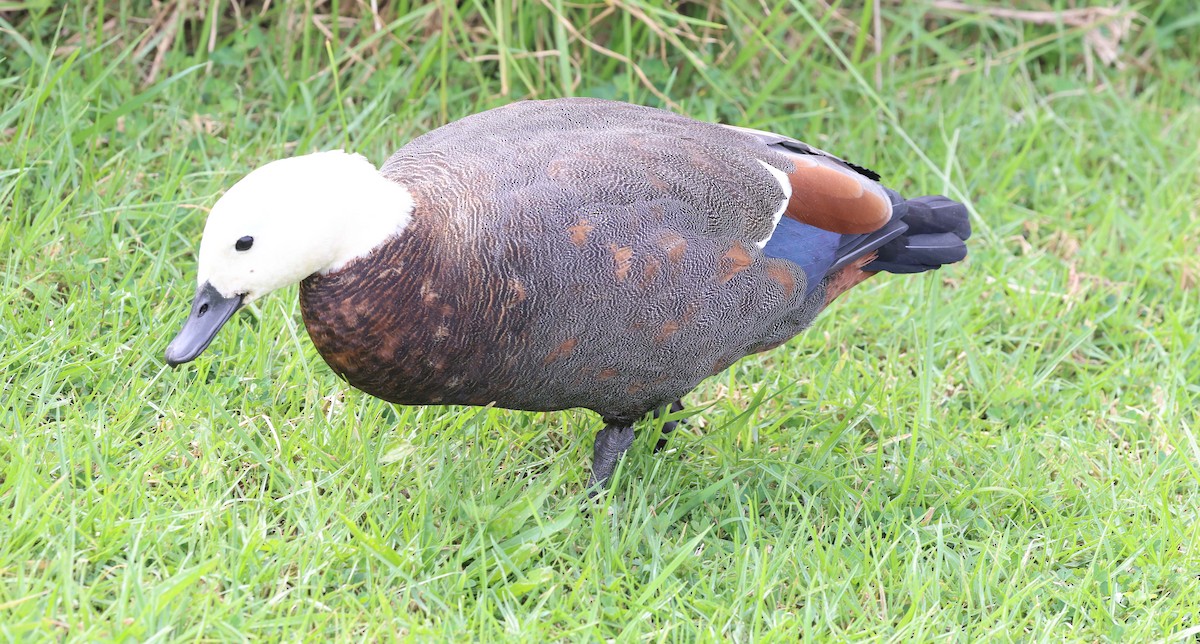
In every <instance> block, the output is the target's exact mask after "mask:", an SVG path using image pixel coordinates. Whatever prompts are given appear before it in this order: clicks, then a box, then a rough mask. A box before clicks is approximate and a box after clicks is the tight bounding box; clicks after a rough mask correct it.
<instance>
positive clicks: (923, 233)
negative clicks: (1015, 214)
mask: <svg viewBox="0 0 1200 644" xmlns="http://www.w3.org/2000/svg"><path fill="white" fill-rule="evenodd" d="M879 179H880V175H879V174H877V173H876V172H874V171H872V170H869V169H867V168H865V167H862V166H859V165H856V164H854V163H851V162H849V161H846V160H844V159H842V158H839V157H837V156H834V155H833V154H830V153H828V152H825V151H823V150H821V149H818V148H816V147H813V146H811V145H808V144H806V143H803V142H801V141H799V140H797V139H793V138H790V137H787V136H783V135H779V134H774V133H770V132H764V131H760V130H754V129H748V128H743V127H736V126H731V125H725V124H718V123H709V122H703V121H698V120H694V119H691V118H688V117H686V116H682V115H679V114H676V113H673V112H668V111H664V110H660V109H655V108H650V107H645V106H640V105H634V104H629V103H623V102H616V101H609V100H600V99H589V98H562V99H553V100H531V101H521V102H516V103H512V104H509V105H506V106H503V107H499V108H496V109H492V110H489V111H485V112H481V113H478V114H474V115H472V116H468V117H466V118H463V119H461V120H458V121H454V122H451V123H449V124H447V125H444V126H442V127H439V128H437V129H434V130H432V131H429V132H427V133H425V134H423V135H421V136H418V137H416V138H414V139H413V140H412V141H410V142H409V143H408V144H407V145H405V146H403V147H402V148H400V149H399V151H397V152H396V153H395V154H394V155H393V156H392V157H391V158H389V159H388V160H387V161H386V163H384V165H383V166H382V167H381V168H376V167H375V166H374V165H373V164H372V163H371V162H370V161H369V160H367V159H366V158H365V157H363V156H362V155H359V154H354V153H349V152H345V151H341V150H334V151H325V152H316V153H311V154H306V155H301V156H295V157H290V158H285V159H280V160H276V161H272V162H269V163H267V164H265V165H263V166H261V167H259V168H257V169H255V170H253V171H252V172H250V173H249V174H247V175H246V176H245V177H244V178H242V179H241V180H240V181H238V182H236V183H235V184H234V185H233V186H232V187H230V188H229V189H228V190H227V191H226V192H225V193H224V194H223V195H222V196H221V197H220V198H219V199H218V200H217V201H216V203H215V204H214V205H213V207H212V209H211V210H210V212H209V215H208V219H207V222H206V223H205V226H204V232H203V235H202V237H201V240H200V246H199V253H198V256H197V258H198V267H197V288H196V291H195V296H194V298H193V302H192V307H191V312H190V314H189V315H188V317H187V319H186V321H185V322H184V324H183V327H182V329H181V330H180V331H179V333H178V335H176V336H175V338H174V339H173V340H172V341H171V342H170V343H169V345H168V346H167V348H166V352H165V358H166V362H167V363H168V364H169V365H170V366H172V367H175V366H178V365H181V364H183V363H186V362H188V361H191V360H194V359H195V358H197V357H198V356H199V355H201V354H202V353H203V352H204V351H205V349H206V348H207V347H208V346H209V344H210V343H211V342H212V340H213V338H214V337H215V336H216V335H217V332H218V331H219V330H220V329H221V327H222V326H223V325H224V324H225V323H226V322H228V321H229V320H230V319H231V318H232V317H233V315H234V314H235V313H236V312H237V311H238V310H239V309H241V308H242V307H244V306H246V305H247V304H249V303H251V302H254V301H256V300H258V299H259V298H262V297H264V296H266V295H267V294H268V293H270V292H272V291H275V290H278V289H281V288H284V287H287V286H291V285H293V284H297V283H298V284H299V298H300V311H301V315H302V318H303V321H304V326H305V328H306V329H307V332H308V335H309V337H310V338H311V340H312V343H313V344H314V345H315V347H316V349H317V351H318V352H319V354H320V355H321V357H322V358H323V359H324V361H325V362H326V363H327V364H328V365H329V367H330V368H331V369H332V370H333V372H334V373H335V374H336V375H337V376H339V377H341V378H342V379H344V380H345V381H346V382H347V383H349V384H350V385H351V386H353V387H355V388H357V389H360V390H362V391H364V392H366V393H368V394H370V395H372V396H376V397H378V398H381V399H383V400H386V401H389V402H392V403H395V404H399V405H474V406H483V405H494V406H496V407H501V408H505V409H511V410H522V411H558V410H565V409H575V408H582V409H588V410H591V411H593V412H596V413H597V414H599V416H600V417H601V419H602V420H603V422H604V427H603V429H601V430H599V431H598V433H597V434H596V437H595V443H594V446H593V458H592V467H591V472H590V475H589V476H588V486H589V489H603V488H604V487H605V486H607V484H608V482H609V480H610V478H611V477H612V475H613V472H614V469H615V468H616V465H617V463H618V461H619V459H620V458H621V456H622V455H623V454H624V453H625V452H626V450H628V449H629V447H630V445H631V444H632V442H633V440H634V435H635V431H634V427H635V425H636V424H637V423H638V422H640V421H642V420H643V419H645V418H647V417H648V416H649V415H652V414H654V415H657V414H661V413H663V412H680V411H682V410H683V403H682V399H683V397H684V396H685V395H686V394H687V393H688V392H690V391H692V390H693V389H694V388H695V387H696V386H697V385H698V384H699V383H700V382H701V381H703V380H704V379H706V378H708V377H710V376H713V375H715V374H719V373H721V372H722V371H724V370H725V369H727V368H728V367H729V366H730V365H732V364H733V363H734V362H736V361H738V360H740V359H741V358H743V357H746V356H749V355H753V354H757V353H761V352H764V351H769V350H771V349H774V348H776V347H779V346H780V345H783V344H784V343H785V342H787V341H788V340H789V339H791V338H792V337H794V336H796V335H797V334H799V333H800V332H801V331H803V330H804V329H806V328H807V327H809V326H810V324H812V323H813V321H814V319H815V318H816V317H817V315H818V314H819V313H820V312H821V311H822V310H824V309H825V308H827V307H828V306H829V305H830V303H831V302H833V301H834V300H835V299H836V298H837V297H838V296H840V295H841V294H842V293H845V292H846V291H847V290H849V289H851V288H853V287H854V286H855V285H857V284H859V283H862V282H863V281H864V280H866V279H868V278H870V277H871V276H873V275H875V274H877V273H895V274H908V273H922V272H926V271H932V270H935V269H938V268H940V267H942V266H944V265H947V264H952V263H955V262H959V261H960V260H962V259H964V258H965V257H966V254H967V246H966V243H965V242H966V240H967V239H968V238H969V237H970V234H971V224H970V217H969V211H968V209H967V207H966V206H965V205H964V204H962V203H959V202H956V201H953V200H951V199H948V198H946V197H944V196H922V197H917V198H913V199H905V198H903V197H902V196H901V195H900V194H899V193H898V192H896V191H895V190H892V189H889V188H885V187H884V186H883V185H882V184H881V183H880V182H879ZM675 417H677V414H673V415H672V416H670V417H668V418H675ZM675 425H676V422H675V421H671V422H667V423H665V424H664V425H663V428H662V436H661V438H660V440H659V441H658V442H657V443H656V446H655V451H658V450H661V449H662V448H663V447H664V446H665V441H666V438H667V434H668V433H669V432H670V431H671V429H673V428H674V427H675Z"/></svg>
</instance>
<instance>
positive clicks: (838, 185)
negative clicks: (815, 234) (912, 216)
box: [784, 157, 892, 235]
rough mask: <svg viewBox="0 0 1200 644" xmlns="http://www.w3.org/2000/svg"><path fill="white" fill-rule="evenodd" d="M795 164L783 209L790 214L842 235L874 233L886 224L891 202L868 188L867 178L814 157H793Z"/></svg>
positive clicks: (804, 221) (890, 210)
mask: <svg viewBox="0 0 1200 644" xmlns="http://www.w3.org/2000/svg"><path fill="white" fill-rule="evenodd" d="M792 163H793V164H794V165H795V168H793V169H792V171H791V172H790V173H788V181H789V182H790V183H791V184H792V196H791V198H790V199H789V200H788V204H787V208H786V210H785V211H784V213H785V214H786V215H787V216H788V217H791V218H792V219H795V220H796V221H800V222H803V223H805V224H808V225H810V226H816V227H817V228H820V229H822V230H828V231H831V232H835V233H841V234H843V235H847V234H855V235H858V234H863V233H869V232H873V231H876V230H879V228H880V227H881V226H883V225H884V224H886V223H887V221H888V218H889V217H890V216H891V213H892V208H891V203H890V202H888V201H887V199H885V198H884V197H883V196H882V195H881V194H880V193H879V192H877V191H874V190H870V189H868V188H867V184H866V183H865V182H866V181H867V179H866V178H865V177H860V176H858V175H856V174H852V173H851V172H850V171H849V170H842V169H841V168H838V167H836V166H833V165H825V163H823V162H820V161H818V160H817V159H816V158H812V157H797V158H793V159H792ZM829 163H832V162H829Z"/></svg>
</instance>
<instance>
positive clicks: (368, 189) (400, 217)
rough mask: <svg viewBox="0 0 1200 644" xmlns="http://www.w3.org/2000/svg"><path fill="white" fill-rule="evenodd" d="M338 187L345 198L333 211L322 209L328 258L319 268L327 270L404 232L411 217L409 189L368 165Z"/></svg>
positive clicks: (364, 253) (339, 265) (341, 265)
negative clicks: (329, 246)
mask: <svg viewBox="0 0 1200 644" xmlns="http://www.w3.org/2000/svg"><path fill="white" fill-rule="evenodd" d="M365 165H367V166H369V170H370V171H369V172H367V168H364V169H363V172H361V173H359V174H357V175H356V176H355V177H354V179H352V180H350V181H348V182H347V183H348V184H349V185H343V186H341V187H340V188H339V190H340V191H341V193H342V194H344V195H346V202H345V203H344V204H338V206H337V212H327V213H323V217H324V218H325V230H326V233H327V234H328V235H329V239H330V240H331V244H330V245H331V246H332V250H333V253H332V261H331V262H330V263H329V264H328V265H327V266H326V267H325V268H324V269H323V270H321V271H320V272H321V273H329V272H332V271H336V270H339V269H341V268H342V267H344V266H345V265H346V264H348V263H350V262H352V261H354V260H355V259H358V258H359V257H363V256H365V255H368V254H370V252H371V251H372V250H374V249H375V248H377V247H379V246H380V245H381V244H383V243H384V242H385V241H387V240H389V239H391V238H393V237H395V236H397V235H401V234H403V233H404V230H405V229H406V228H407V227H408V224H409V222H410V221H411V220H412V214H413V208H414V206H415V202H414V201H413V196H412V193H411V192H409V190H408V188H406V187H405V186H403V185H402V184H400V183H397V182H395V181H392V180H390V179H387V178H385V177H384V176H383V175H382V174H379V172H378V171H377V170H376V169H375V168H374V166H370V164H369V163H368V164H365Z"/></svg>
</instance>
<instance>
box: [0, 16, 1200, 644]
mask: <svg viewBox="0 0 1200 644" xmlns="http://www.w3.org/2000/svg"><path fill="white" fill-rule="evenodd" d="M63 4H64V5H65V6H62V7H59V8H48V4H47V3H42V2H22V1H16V2H13V1H11V0H10V1H0V213H2V219H0V374H2V380H0V386H2V389H0V396H2V398H3V400H2V404H0V637H3V638H4V639H9V640H50V639H55V640H58V639H71V640H96V639H133V640H140V641H146V640H156V641H172V640H236V639H239V638H266V639H281V638H282V639H288V640H297V639H305V640H316V641H320V640H325V639H328V638H337V639H344V640H369V641H376V640H389V639H392V638H393V637H398V636H405V635H407V636H410V637H437V638H443V637H444V638H455V639H465V638H472V639H487V640H494V639H500V638H511V639H524V640H529V641H541V640H566V641H576V640H584V641H599V640H609V639H615V640H618V641H634V640H654V641H661V640H672V641H674V640H685V641H686V640H716V639H733V640H737V641H746V640H752V639H764V640H772V641H795V640H796V639H797V638H798V637H808V638H813V639H853V640H891V639H903V640H932V639H949V640H968V639H970V640H978V639H981V638H992V637H996V638H1000V639H1023V640H1024V639H1033V640H1043V639H1049V640H1061V639H1065V640H1080V641H1096V640H1106V639H1125V640H1131V641H1151V640H1163V641H1167V642H1176V641H1191V639H1192V638H1194V637H1195V636H1196V635H1197V634H1198V633H1200V522H1197V512H1198V508H1200V439H1198V438H1197V433H1198V432H1200V412H1198V411H1197V408H1198V403H1200V355H1198V353H1200V321H1198V318H1200V296H1198V289H1200V259H1198V256H1197V253H1198V252H1200V225H1198V222H1197V212H1198V210H1200V171H1198V170H1197V168H1198V167H1200V146H1198V145H1197V141H1200V71H1198V70H1200V64H1198V61H1200V18H1198V15H1200V13H1198V12H1200V8H1197V6H1196V4H1195V3H1194V2H1191V1H1179V2H1168V1H1163V2H1155V3H1142V4H1138V5H1134V6H1133V7H1132V8H1127V9H1123V10H1119V11H1118V10H1112V11H1107V10H1099V9H1089V10H1072V11H1070V12H1066V13H1060V14H1056V13H1055V12H1053V11H1048V10H1050V9H1054V8H1056V7H1057V8H1062V7H1066V6H1068V5H1069V4H1075V3H1069V2H1067V1H1066V0H1027V1H1025V2H1022V3H1020V4H1021V6H1022V8H1023V9H1026V10H1027V11H1018V12H1011V11H995V10H982V9H978V8H972V7H969V6H960V5H959V3H955V2H946V1H941V2H912V3H908V2H905V3H897V2H892V1H890V0H886V1H884V2H882V3H880V2H866V3H865V6H864V3H863V2H844V3H842V2H834V3H833V6H832V8H831V7H830V6H829V5H827V4H826V3H823V2H820V1H814V2H807V1H801V0H761V1H760V0H726V1H725V2H711V3H692V4H687V5H684V6H682V7H681V8H680V9H679V11H682V12H683V13H682V14H680V13H676V12H675V8H674V7H673V6H671V5H662V4H659V3H657V2H649V1H646V0H608V1H607V2H601V1H600V0H584V1H583V2H575V1H573V0H572V1H567V0H543V1H542V2H532V1H531V2H513V1H507V0H506V1H504V2H501V3H498V4H494V3H485V2H478V1H472V0H467V1H465V2H460V3H439V4H424V3H410V2H395V3H378V4H382V5H386V6H382V7H380V8H379V10H378V12H377V13H376V12H374V11H373V10H372V7H373V6H374V5H375V4H377V3H375V2H371V1H368V0H362V1H357V0H340V2H339V0H316V1H309V2H296V3H288V2H280V1H276V2H272V3H267V6H266V7H264V6H262V5H261V4H259V3H251V2H237V3H232V2H230V3H226V2H219V1H217V0H211V1H209V2H187V3H185V2H181V1H178V0H163V1H161V2H153V3H150V2H143V1H130V2H122V3H103V4H97V3H93V2H84V1H82V0H76V1H74V2H67V3H63ZM969 4H970V3H969ZM995 4H999V3H995ZM876 11H879V12H880V13H878V14H876ZM564 95H577V96H598V97H607V98H618V99H622V100H629V101H633V102H638V103H643V104H648V105H655V106H660V107H669V108H671V109H674V110H677V111H680V112H683V113H686V114H689V115H691V116H694V117H697V118H701V119H706V120H719V121H723V122H728V123H733V124H737V125H743V126H748V127H753V128H759V129H765V130H774V131H779V132H783V133H787V134H791V135H794V136H797V137H799V138H802V139H804V140H806V141H808V142H810V143H813V144H815V145H817V146H819V147H822V148H826V149H829V150H831V151H834V152H836V153H839V154H842V155H844V156H846V157H848V158H849V159H851V160H854V161H857V162H859V163H862V164H864V165H867V166H868V167H871V168H874V169H875V170H877V171H879V172H880V173H882V174H883V176H884V178H885V181H886V182H887V183H888V184H889V185H891V186H893V187H896V188H898V189H900V190H902V191H904V192H905V193H906V194H909V195H918V194H937V193H942V194H946V195H949V196H951V197H954V198H957V199H960V200H963V201H965V202H966V203H968V204H969V205H970V208H971V210H972V217H973V224H974V227H975V231H976V235H975V237H974V238H973V239H972V240H971V244H970V248H971V254H970V256H969V257H968V259H967V260H966V261H965V262H963V263H961V264H957V265H954V266H950V267H947V268H945V269H943V270H941V271H939V272H936V273H928V274H924V275H921V276H915V277H913V276H909V277H905V276H881V277H877V278H874V279H872V280H870V281H868V282H866V283H865V284H864V285H862V286H860V287H858V288H857V289H855V290H854V291H852V292H850V293H848V294H847V295H844V296H843V297H842V298H841V299H839V300H838V302H837V303H836V304H835V305H834V306H833V307H831V309H830V310H828V311H826V313H825V314H824V315H823V316H822V318H820V319H819V320H818V322H817V323H816V324H815V325H814V327H813V328H812V329H811V330H810V331H808V332H807V333H806V334H804V335H801V336H799V337H797V338H795V339H794V340H792V341H791V342H789V343H788V344H786V345H785V346H783V347H781V348H779V349H777V350H775V351H774V352H771V353H768V354H765V355H760V356H755V357H752V358H747V359H745V360H742V361H741V362H739V363H737V364H736V365H734V366H733V367H732V368H731V369H729V370H728V371H727V372H726V373H724V374H722V375H720V376H717V377H714V378H711V379H709V380H708V381H706V382H705V383H703V384H702V385H701V386H700V387H699V388H698V389H697V390H696V391H695V392H694V393H693V394H691V395H690V396H689V397H688V398H687V399H686V402H687V403H688V405H689V411H688V412H687V413H688V414H690V415H691V417H690V426H689V427H688V428H687V429H686V430H685V431H681V432H677V433H676V435H675V436H674V438H673V442H672V445H671V446H672V449H671V450H670V451H668V452H666V453H663V454H658V455H654V454H652V453H651V447H652V446H653V443H654V440H655V438H656V437H655V435H654V434H655V433H656V432H655V431H653V429H654V425H655V423H654V422H653V421H647V422H646V423H644V424H643V425H642V429H644V430H645V431H641V432H639V436H638V439H637V441H636V442H635V444H634V446H633V449H632V450H631V451H630V453H629V456H628V457H627V458H626V459H625V461H624V462H623V464H622V465H621V467H620V469H619V470H618V473H617V477H616V480H615V483H614V485H613V486H612V489H611V491H610V492H609V493H608V494H606V495H604V496H603V497H602V498H601V500H600V501H599V503H598V505H596V506H595V507H594V509H591V510H587V509H586V508H585V506H583V505H582V504H581V498H582V496H583V494H584V490H585V485H586V481H587V471H588V470H587V467H588V464H589V462H590V457H591V445H592V438H593V436H594V434H595V432H596V431H597V430H598V429H600V427H601V426H602V424H601V422H600V421H599V419H598V418H596V417H595V416H594V415H592V414H590V413H587V412H583V411H569V412H558V413H536V414H535V413H519V412H509V411H504V410H496V409H477V408H454V407H426V408H409V407H397V406H393V405H389V404H387V403H383V402H381V401H378V400H375V399H373V398H371V397H369V396H367V395H365V394H362V393H361V392H358V391H355V390H353V389H351V388H350V387H348V386H347V385H346V384H345V383H344V382H342V381H340V380H339V379H337V378H336V377H335V376H334V375H333V374H332V372H331V371H330V370H329V368H328V367H327V366H326V365H325V364H324V363H323V362H322V361H321V359H320V357H319V356H318V355H317V354H316V352H315V350H314V349H313V347H312V345H311V343H310V342H309V340H308V338H307V337H306V334H305V332H304V329H303V323H302V322H301V321H300V316H299V311H298V307H297V302H296V291H295V288H292V289H287V290H285V291H283V292H280V293H276V294H274V295H272V296H270V297H268V298H265V299H264V300H262V301H260V302H258V303H256V304H255V305H253V306H251V307H249V309H248V310H247V311H245V312H242V313H240V314H238V315H237V317H235V318H234V320H233V321H232V322H231V323H230V324H229V325H228V326H227V328H226V329H225V330H224V331H223V332H222V333H221V334H220V335H219V336H218V338H217V340H216V342H214V344H213V346H212V348H211V349H210V350H209V352H207V353H206V354H205V355H204V356H203V357H201V358H200V359H199V360H197V361H196V362H195V363H191V364H188V365H186V366H184V367H182V368H179V369H171V368H169V367H167V366H166V365H165V363H164V360H163V350H164V348H165V346H166V343H167V342H168V340H169V339H170V338H171V336H172V335H173V334H174V333H175V331H177V330H178V328H179V326H180V325H181V324H182V322H183V320H184V318H185V316H186V314H187V311H188V307H189V305H190V299H191V295H192V292H193V289H194V279H195V259H196V257H195V256H196V249H197V246H198V242H199V239H200V234H201V231H202V228H203V224H204V219H205V215H206V212H207V208H209V207H210V206H211V205H212V203H213V202H214V201H215V199H216V198H217V197H218V196H219V195H220V194H221V192H222V191H223V190H224V189H226V188H228V187H229V186H230V185H231V184H232V183H233V182H234V181H236V180H237V179H238V178H239V177H240V176H242V175H243V174H244V173H246V172H247V171H249V170H250V169H252V168H254V167H255V166H257V165H259V164H261V163H263V162H265V161H267V160H271V159H274V158H278V157H281V156H287V155H290V154H296V153H303V152H308V151H315V150H321V149H331V148H338V147H344V148H348V149H353V150H356V151H360V152H362V153H364V154H366V155H367V156H368V157H369V158H371V159H372V160H373V161H375V162H377V163H382V161H383V160H384V159H385V158H386V157H387V156H388V155H389V154H390V153H391V152H392V151H393V150H394V149H395V148H397V147H399V146H401V145H402V144H404V143H405V142H406V141H408V140H409V139H411V138H413V137H414V136H416V135H418V134H420V133H422V132H425V131H427V130H429V129H431V128H434V127H436V126H438V125H440V124H442V123H445V122H447V121H449V120H452V119H455V118H458V117H461V116H465V115H467V114H471V113H473V112H477V111H480V110H483V109H486V108H489V107H494V106H498V105H502V104H505V103H507V102H510V101H514V100H518V99H521V98H530V97H537V98H547V97H557V96H564ZM597 180H602V178H597ZM659 422H661V421H659Z"/></svg>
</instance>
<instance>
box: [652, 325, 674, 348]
mask: <svg viewBox="0 0 1200 644" xmlns="http://www.w3.org/2000/svg"><path fill="white" fill-rule="evenodd" d="M678 330H679V323H678V322H676V321H675V320H667V321H666V322H663V325H662V328H661V329H659V331H658V335H657V336H656V337H655V338H654V341H655V342H657V343H659V344H662V343H663V342H666V340H667V338H669V337H671V336H673V335H675V332H676V331H678Z"/></svg>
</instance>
